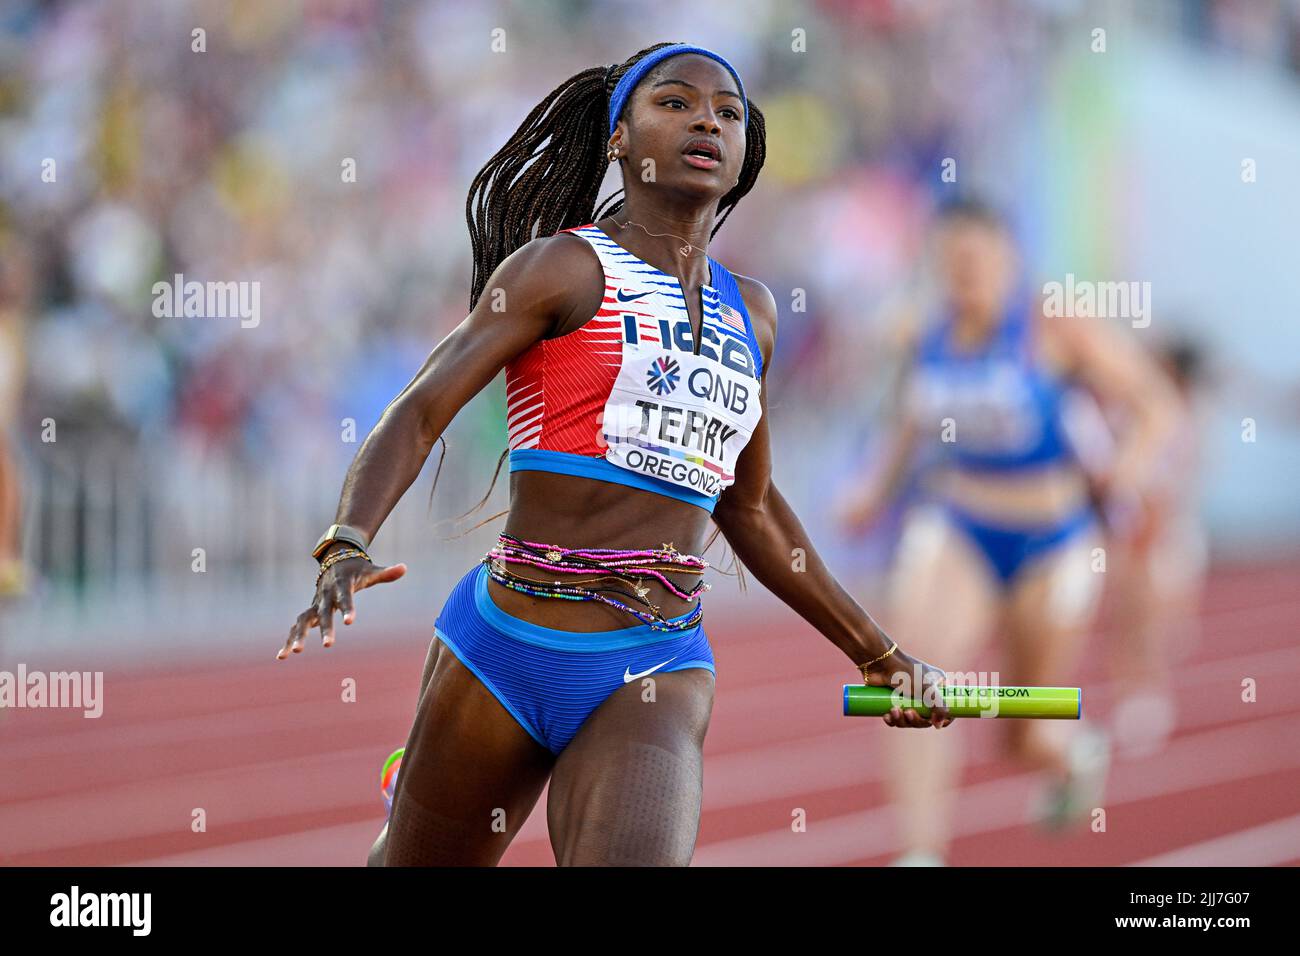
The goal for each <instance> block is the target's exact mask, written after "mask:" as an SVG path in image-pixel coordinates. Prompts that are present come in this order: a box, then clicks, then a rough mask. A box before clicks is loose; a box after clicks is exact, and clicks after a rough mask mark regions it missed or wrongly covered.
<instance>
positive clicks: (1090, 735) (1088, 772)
mask: <svg viewBox="0 0 1300 956" xmlns="http://www.w3.org/2000/svg"><path fill="white" fill-rule="evenodd" d="M1110 751H1111V747H1110V739H1109V738H1108V737H1107V736H1106V734H1104V733H1102V732H1101V731H1099V730H1092V729H1090V728H1084V727H1081V728H1079V732H1078V733H1076V734H1075V735H1074V739H1073V740H1071V741H1070V748H1069V751H1068V755H1067V756H1068V761H1069V771H1068V773H1067V776H1066V778H1065V779H1064V780H1062V781H1055V782H1053V783H1051V784H1049V785H1048V787H1047V788H1046V790H1044V791H1043V793H1041V794H1040V796H1039V799H1038V801H1037V804H1036V808H1035V813H1034V817H1035V818H1036V822H1038V823H1039V824H1040V825H1041V826H1043V827H1045V828H1047V829H1049V830H1062V829H1064V828H1065V827H1067V826H1069V825H1071V824H1073V823H1077V822H1082V821H1084V820H1087V819H1088V817H1089V815H1090V814H1091V813H1092V811H1093V810H1094V809H1095V808H1096V807H1097V806H1099V805H1100V804H1101V800H1102V797H1103V796H1104V794H1105V791H1106V775H1107V773H1108V772H1109V770H1110Z"/></svg>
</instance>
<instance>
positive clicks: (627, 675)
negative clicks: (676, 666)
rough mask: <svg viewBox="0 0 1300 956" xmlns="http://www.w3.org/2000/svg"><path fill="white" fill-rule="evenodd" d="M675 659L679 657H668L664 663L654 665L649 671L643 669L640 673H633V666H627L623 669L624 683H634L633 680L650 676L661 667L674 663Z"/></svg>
mask: <svg viewBox="0 0 1300 956" xmlns="http://www.w3.org/2000/svg"><path fill="white" fill-rule="evenodd" d="M675 660H677V658H675V657H670V658H668V660H666V661H664V662H663V663H662V664H656V665H655V666H654V667H652V668H650V669H649V670H648V671H642V672H641V673H639V674H633V673H632V668H631V667H628V668H626V669H625V670H624V671H623V683H624V684H630V683H632V681H634V680H640V679H641V678H642V677H648V676H649V675H651V674H653V673H654V672H655V671H657V670H658V669H659V668H661V667H667V666H668V665H669V664H671V663H672V662H673V661H675Z"/></svg>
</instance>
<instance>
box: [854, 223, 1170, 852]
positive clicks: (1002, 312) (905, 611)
mask: <svg viewBox="0 0 1300 956" xmlns="http://www.w3.org/2000/svg"><path fill="white" fill-rule="evenodd" d="M937 240H938V243H937V251H938V258H939V273H940V275H939V279H940V283H941V285H942V290H943V294H944V297H945V299H946V303H945V306H946V308H945V314H944V315H943V316H942V317H941V320H940V321H938V322H936V323H934V325H933V327H931V328H930V329H929V330H928V331H927V332H926V333H925V334H923V335H922V337H921V338H920V341H919V342H916V343H915V344H914V349H913V353H914V354H913V356H912V362H911V363H910V365H909V369H910V371H909V372H908V373H907V374H906V375H905V376H904V377H903V379H902V392H903V401H902V403H901V404H902V406H903V409H904V410H903V414H902V415H900V422H899V427H898V429H897V431H896V433H895V435H894V438H893V441H892V442H891V445H890V449H889V450H888V451H887V452H886V455H885V460H884V462H883V466H882V467H881V468H880V470H879V473H878V475H876V476H875V477H873V478H869V479H867V480H866V481H864V482H863V483H862V485H860V486H859V490H857V491H856V492H854V493H852V494H850V495H849V496H847V497H846V499H845V500H843V501H842V502H841V505H840V517H841V518H842V520H843V521H844V522H845V523H846V524H847V525H848V526H849V527H851V528H862V527H865V526H867V525H869V524H870V523H871V522H872V521H873V520H874V519H875V518H876V517H877V516H878V515H879V514H880V513H881V512H882V510H883V509H884V507H885V506H886V505H887V504H888V503H889V501H890V499H891V498H892V497H893V495H894V494H895V492H896V491H897V489H898V487H899V485H900V484H901V480H902V479H903V478H904V477H905V476H906V474H907V472H908V466H909V464H910V463H911V462H912V459H913V453H914V452H915V451H920V450H922V443H923V442H924V443H926V444H925V448H924V450H925V451H928V452H929V453H930V457H931V463H932V465H933V468H932V469H928V471H929V473H928V474H927V475H926V478H927V479H928V480H927V481H926V482H925V484H926V485H927V494H926V495H925V496H924V497H925V500H924V502H923V503H922V504H921V505H919V506H917V507H914V508H913V509H911V511H910V512H909V515H908V517H907V518H906V519H905V522H904V526H903V532H902V537H901V539H900V542H899V548H898V552H897V555H896V562H895V567H894V574H893V577H892V582H891V595H892V596H891V604H892V609H891V610H892V613H893V614H894V618H893V620H892V621H891V626H892V627H894V628H896V630H897V633H898V634H899V635H900V636H901V637H903V638H904V639H905V640H906V641H907V642H908V645H909V646H911V647H914V649H918V650H919V651H920V652H921V653H924V654H925V655H927V656H930V655H934V656H936V657H940V656H941V657H944V658H962V659H969V658H970V657H971V655H972V654H973V653H974V652H975V651H976V650H977V649H978V645H979V644H980V643H981V642H982V641H983V639H984V638H985V637H986V636H987V634H988V633H989V632H990V630H992V629H993V628H994V627H997V629H998V631H999V633H1000V634H1002V635H1003V636H1004V637H1005V641H1006V652H1007V654H1008V658H1007V669H1006V670H1005V671H1003V672H1002V673H1001V674H1000V675H999V677H998V678H997V679H998V680H999V682H1000V683H1003V684H1022V685H1031V686H1032V685H1060V684H1063V683H1065V682H1066V681H1067V680H1068V679H1069V675H1070V674H1072V673H1074V667H1075V664H1076V662H1077V661H1078V659H1079V652H1080V651H1081V649H1082V642H1083V638H1084V635H1085V631H1086V628H1087V626H1088V623H1089V621H1090V619H1091V616H1092V613H1093V610H1094V607H1095V604H1096V599H1097V597H1098V595H1099V591H1100V587H1101V580H1102V575H1101V574H1100V573H1097V572H1099V571H1100V570H1102V568H1101V567H1100V566H1099V565H1096V564H1095V557H1096V556H1095V555H1094V554H1093V552H1092V549H1093V548H1094V547H1095V546H1097V545H1098V544H1099V540H1098V536H1097V535H1096V534H1095V530H1096V524H1095V522H1094V519H1093V508H1092V504H1091V502H1093V501H1095V500H1098V499H1099V498H1104V497H1105V495H1106V494H1107V492H1108V489H1123V490H1125V491H1126V492H1127V491H1129V490H1137V489H1141V488H1142V487H1143V486H1144V484H1145V483H1146V481H1147V478H1148V476H1149V475H1150V472H1151V464H1152V461H1153V458H1154V456H1155V453H1156V451H1157V450H1158V449H1159V448H1160V446H1161V443H1162V441H1163V440H1164V436H1165V435H1166V433H1167V431H1168V428H1169V425H1170V422H1171V421H1172V420H1173V412H1172V409H1173V407H1174V406H1173V399H1172V393H1171V390H1170V388H1169V386H1168V385H1167V384H1166V383H1165V380H1164V377H1163V376H1162V375H1161V373H1160V371H1159V370H1158V368H1157V367H1156V366H1155V365H1154V363H1152V362H1151V361H1150V360H1149V359H1148V358H1147V357H1146V356H1145V354H1144V353H1143V352H1141V351H1140V350H1139V349H1138V348H1137V347H1136V346H1135V345H1134V344H1133V343H1132V341H1131V340H1130V339H1129V338H1127V337H1126V336H1124V335H1123V334H1121V333H1120V332H1119V331H1118V330H1116V329H1113V328H1111V327H1110V326H1108V325H1106V324H1104V323H1103V322H1102V321H1099V320H1095V319H1082V318H1047V317H1045V316H1044V315H1043V314H1042V310H1041V309H1038V308H1035V307H1034V306H1033V305H1031V302H1032V301H1033V300H1032V297H1031V296H1030V295H1029V294H1027V293H1026V292H1025V290H1024V289H1023V288H1022V287H1019V286H1018V285H1017V283H1016V277H1017V273H1018V269H1017V263H1016V257H1015V254H1014V251H1013V245H1012V242H1011V239H1010V237H1009V235H1008V234H1007V230H1006V228H1005V227H1004V225H1003V223H1002V222H1001V220H1000V219H999V217H998V216H997V215H996V214H995V213H994V212H993V211H992V210H991V209H990V208H989V207H987V206H984V205H982V204H980V203H978V202H974V201H963V202H960V203H954V204H953V205H951V206H949V207H947V209H946V210H945V211H944V213H943V214H942V216H941V218H940V222H939V227H938V235H937ZM1107 321H1109V320H1107ZM1071 384H1074V385H1076V386H1078V387H1081V388H1085V389H1091V390H1092V391H1093V393H1094V394H1096V395H1097V397H1098V399H1099V400H1101V401H1102V402H1103V403H1109V402H1115V403H1117V404H1121V405H1122V406H1124V407H1125V408H1126V409H1127V410H1128V411H1129V412H1130V413H1131V414H1130V417H1129V421H1130V422H1131V427H1130V428H1129V429H1128V430H1127V432H1126V434H1125V435H1124V436H1123V437H1122V439H1121V441H1120V444H1119V447H1118V449H1117V454H1116V457H1115V459H1114V464H1113V468H1112V470H1111V471H1110V473H1109V474H1108V475H1102V476H1090V475H1088V474H1086V473H1085V472H1084V470H1083V469H1082V468H1081V467H1080V465H1079V462H1078V460H1077V459H1076V458H1075V456H1074V454H1073V453H1072V451H1071V445H1070V443H1069V441H1068V440H1067V434H1068V432H1069V419H1070V416H1069V414H1068V408H1069V402H1068V398H1069V394H1070V388H1069V386H1070V385H1071ZM991 680H992V678H989V679H986V680H981V683H989V682H991ZM1001 729H1002V730H1004V731H1005V733H1006V738H1005V742H1006V744H1007V746H1008V749H1009V751H1010V753H1011V755H1012V756H1013V757H1015V758H1016V759H1018V760H1020V761H1022V762H1023V763H1025V764H1027V765H1029V766H1031V767H1034V768H1040V769H1043V770H1046V771H1048V772H1049V773H1050V774H1052V775H1054V776H1053V777H1050V778H1049V779H1052V780H1054V783H1053V785H1052V786H1051V787H1050V788H1049V790H1048V791H1047V795H1046V797H1045V798H1043V800H1042V805H1041V806H1040V807H1039V812H1040V814H1041V822H1043V823H1045V824H1047V825H1049V826H1057V825H1062V824H1064V823H1065V822H1067V821H1068V820H1069V819H1071V818H1073V817H1074V816H1076V815H1078V814H1079V813H1080V812H1084V811H1086V809H1087V808H1089V807H1091V806H1093V803H1092V801H1095V800H1096V799H1099V797H1100V793H1099V790H1100V787H1101V785H1102V782H1103V781H1104V775H1105V770H1106V766H1107V764H1108V762H1109V757H1108V746H1107V743H1106V741H1105V739H1104V736H1099V735H1096V734H1092V733H1086V734H1078V735H1074V734H1072V732H1074V731H1079V730H1082V728H1081V727H1079V726H1077V725H1072V724H1069V723H1066V722H1063V721H1050V720H1007V721H1003V722H1002V725H1001ZM1071 736H1073V739H1071ZM910 743H911V744H912V746H910V747H907V748H899V747H898V746H897V745H896V741H895V740H891V741H889V742H888V746H889V748H890V751H891V752H890V762H891V764H892V767H891V772H890V773H888V774H887V775H886V779H887V780H888V781H889V785H890V786H891V787H892V788H893V790H894V793H893V797H894V800H895V803H896V806H897V807H898V811H899V812H900V813H901V815H902V824H903V828H902V832H903V843H904V851H905V852H904V853H903V854H902V856H900V857H899V858H898V859H897V860H896V861H895V862H897V863H900V864H930V865H934V864H941V863H942V859H943V854H944V853H945V851H946V849H947V843H948V840H949V817H950V813H951V809H952V804H953V799H954V793H953V789H952V787H953V783H954V781H955V780H956V777H957V774H958V772H959V769H960V757H961V753H962V744H963V741H962V740H961V739H954V738H953V737H952V736H951V735H947V734H945V735H944V736H943V738H942V739H940V738H939V737H934V738H933V739H930V740H916V741H911V742H910Z"/></svg>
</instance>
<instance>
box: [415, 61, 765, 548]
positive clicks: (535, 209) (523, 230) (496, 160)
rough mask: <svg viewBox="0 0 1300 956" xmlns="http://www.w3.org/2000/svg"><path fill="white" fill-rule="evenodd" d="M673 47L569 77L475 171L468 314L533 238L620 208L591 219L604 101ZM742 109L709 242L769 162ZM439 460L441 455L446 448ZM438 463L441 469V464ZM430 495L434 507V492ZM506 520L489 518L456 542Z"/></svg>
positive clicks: (601, 172)
mask: <svg viewBox="0 0 1300 956" xmlns="http://www.w3.org/2000/svg"><path fill="white" fill-rule="evenodd" d="M671 45H672V44H671V43H656V44H655V45H653V46H649V47H646V48H645V49H644V50H640V51H638V52H637V53H635V54H634V55H633V56H631V57H630V58H628V59H627V60H626V61H624V62H623V63H620V64H619V65H618V66H616V67H614V68H613V69H608V70H607V69H606V68H605V67H599V66H598V67H593V68H591V69H588V70H583V71H582V72H581V73H576V74H574V75H573V76H571V77H569V79H567V80H565V81H564V82H563V83H561V84H560V85H559V86H557V87H556V88H555V89H554V90H552V91H551V92H550V93H548V94H547V95H546V97H545V98H544V99H543V100H542V101H541V102H540V103H538V104H537V106H536V107H534V108H533V110H532V112H531V113H529V114H528V116H527V118H526V119H525V120H524V122H523V123H522V124H521V125H520V127H519V129H517V130H516V131H515V133H514V135H513V136H511V137H510V139H508V140H507V141H506V143H505V145H504V146H502V147H501V148H500V149H499V150H497V152H496V154H495V155H493V157H492V158H491V159H489V160H488V161H487V164H486V165H485V166H484V167H483V168H482V169H481V170H479V173H478V175H477V176H475V177H474V181H473V182H472V183H471V184H470V188H469V195H468V197H466V200H465V219H466V221H467V222H468V224H469V235H470V245H471V247H472V249H473V259H474V272H473V276H472V279H471V281H470V295H469V304H470V308H471V309H473V308H474V307H475V306H476V305H477V304H478V301H479V299H480V297H482V295H483V291H484V288H485V287H486V286H487V281H488V279H489V278H491V276H492V274H493V272H495V271H496V269H497V267H498V266H499V265H500V264H501V263H502V262H504V261H505V260H506V258H507V257H509V256H510V254H511V253H513V252H514V251H515V250H516V249H519V248H521V247H522V246H524V245H525V244H527V243H528V242H530V241H531V240H533V239H535V238H537V237H538V236H552V235H555V234H556V233H557V232H560V231H561V230H563V229H569V228H572V227H573V226H581V225H586V224H587V223H590V222H596V221H597V220H599V219H603V218H605V217H606V216H609V215H613V214H614V213H616V212H618V211H619V210H620V209H622V208H623V199H622V197H620V196H619V193H621V192H622V190H619V191H617V192H615V193H614V194H613V195H612V196H610V197H609V198H608V199H606V200H605V204H604V205H605V206H607V207H609V208H607V209H602V211H601V212H599V213H597V212H596V199H597V197H598V195H599V192H600V184H601V182H602V181H603V179H604V177H605V170H606V168H607V166H608V162H609V161H608V159H607V158H606V154H605V149H606V144H607V142H608V139H609V135H608V132H609V97H610V94H611V93H612V92H613V91H614V87H616V86H617V85H618V81H619V80H620V79H621V78H622V76H623V75H624V74H625V73H626V72H627V71H628V70H630V69H631V68H632V67H633V66H635V65H636V63H637V62H638V61H640V60H641V59H642V58H643V57H644V56H646V55H647V54H649V53H653V52H654V51H655V50H658V49H659V48H661V47H665V46H671ZM746 106H747V108H748V111H749V122H748V125H747V126H746V129H745V135H746V140H745V159H744V162H743V164H742V166H741V170H740V177H739V182H738V183H737V184H736V186H735V187H734V188H732V190H731V191H730V192H729V193H727V194H726V195H725V196H723V197H722V199H721V200H720V201H719V202H718V211H719V212H720V213H721V216H720V217H719V219H718V221H717V223H716V224H715V225H714V227H713V231H712V232H711V233H710V238H712V237H713V236H714V235H717V232H718V230H719V229H720V228H722V224H723V223H724V222H725V221H726V219H727V216H729V215H730V214H731V210H732V209H734V208H735V207H736V204H737V203H738V202H740V200H741V198H742V197H743V196H745V195H746V194H747V193H748V192H749V191H750V190H751V189H752V188H753V187H754V183H755V182H756V181H757V180H758V174H759V171H760V170H761V169H762V168H763V162H764V160H765V159H766V156H767V137H766V131H765V126H764V121H763V114H762V112H761V111H759V109H758V107H756V106H755V105H754V104H753V103H752V102H750V101H748V100H746ZM610 203H612V204H613V205H612V206H610ZM508 451H509V449H507V450H506V451H504V452H502V454H501V457H500V458H499V459H498V460H497V468H496V472H495V473H494V474H493V476H492V484H491V486H489V488H488V490H487V494H485V495H484V496H483V499H482V500H481V501H480V502H479V503H478V504H477V505H476V506H475V507H473V508H471V509H470V510H469V511H466V512H465V514H462V515H461V516H460V517H461V518H464V517H466V516H467V515H470V514H472V513H473V512H475V511H477V510H479V509H480V508H482V507H483V506H484V505H485V504H486V503H487V500H488V499H489V498H490V497H491V496H492V491H493V489H494V488H496V482H497V477H498V476H499V475H500V473H501V466H502V464H503V463H504V461H505V458H506V455H507V453H508ZM443 454H444V455H445V454H446V445H445V443H444V446H443ZM438 464H439V470H441V466H442V461H441V459H439V463H438ZM436 486H437V476H436V475H435V476H434V487H436ZM429 496H430V505H432V500H433V490H432V489H430V492H429ZM507 510H508V509H507ZM506 513H507V512H506V511H502V512H500V513H498V514H495V515H492V517H490V518H486V519H484V521H481V522H479V524H476V525H474V527H473V528H470V529H468V530H467V531H465V532H462V535H463V534H468V533H469V532H470V531H473V530H474V529H475V528H478V527H480V526H481V525H482V524H484V523H486V522H487V521H491V520H493V518H499V517H500V516H501V515H503V514H506ZM457 520H459V519H457ZM462 535H457V536H456V537H461V536H462Z"/></svg>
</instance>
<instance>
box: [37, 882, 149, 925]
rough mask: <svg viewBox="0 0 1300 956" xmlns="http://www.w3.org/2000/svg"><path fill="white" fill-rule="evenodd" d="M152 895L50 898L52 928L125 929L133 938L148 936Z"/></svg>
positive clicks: (73, 894)
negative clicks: (108, 927)
mask: <svg viewBox="0 0 1300 956" xmlns="http://www.w3.org/2000/svg"><path fill="white" fill-rule="evenodd" d="M152 909H153V894H152V893H82V892H81V888H80V887H77V886H74V887H73V888H72V892H70V893H55V894H54V895H53V896H51V897H50V925H51V926H126V927H130V928H131V934H132V935H133V936H148V935H149V929H150V926H151V924H152V920H151V912H152Z"/></svg>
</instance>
